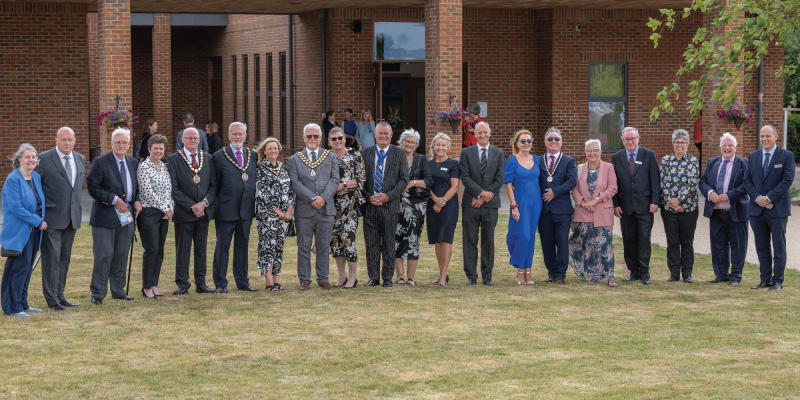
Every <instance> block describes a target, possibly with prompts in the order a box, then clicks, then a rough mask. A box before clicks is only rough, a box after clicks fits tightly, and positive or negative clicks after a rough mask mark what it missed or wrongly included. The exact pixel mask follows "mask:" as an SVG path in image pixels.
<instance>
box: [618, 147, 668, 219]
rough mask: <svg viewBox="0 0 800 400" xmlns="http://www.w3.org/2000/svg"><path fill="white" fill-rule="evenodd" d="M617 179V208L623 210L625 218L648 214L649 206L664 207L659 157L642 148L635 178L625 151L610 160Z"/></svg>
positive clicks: (634, 169) (635, 168)
mask: <svg viewBox="0 0 800 400" xmlns="http://www.w3.org/2000/svg"><path fill="white" fill-rule="evenodd" d="M611 164H613V165H614V173H616V175H617V194H616V196H614V207H621V208H622V214H624V215H630V214H648V213H650V204H655V205H659V204H661V180H660V173H659V170H658V160H656V153H655V152H653V151H652V150H648V149H645V148H644V147H641V146H639V153H638V154H637V158H636V163H635V164H634V167H633V174H631V171H630V169H629V168H628V153H627V151H626V150H625V149H622V150H620V151H618V152H616V153H615V154H614V155H613V156H612V157H611Z"/></svg>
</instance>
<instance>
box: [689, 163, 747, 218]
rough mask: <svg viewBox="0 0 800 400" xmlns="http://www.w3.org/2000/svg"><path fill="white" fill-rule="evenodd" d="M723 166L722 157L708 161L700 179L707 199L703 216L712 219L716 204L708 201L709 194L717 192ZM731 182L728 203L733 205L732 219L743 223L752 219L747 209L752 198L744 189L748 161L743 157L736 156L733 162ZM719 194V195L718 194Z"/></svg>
mask: <svg viewBox="0 0 800 400" xmlns="http://www.w3.org/2000/svg"><path fill="white" fill-rule="evenodd" d="M721 165H722V156H717V157H714V158H712V159H710V160H708V164H706V170H705V172H703V176H702V177H701V178H700V191H701V192H703V196H705V197H706V207H705V209H704V210H703V216H704V217H706V218H711V214H712V213H713V212H714V203H712V202H711V200H709V199H708V192H709V191H711V190H714V191H716V187H717V175H718V174H719V168H720V166H721ZM731 168H732V169H731V178H730V179H731V180H730V182H728V193H727V195H728V201H729V202H730V203H731V211H730V212H731V219H732V220H733V221H735V222H743V221H747V220H748V219H750V215H749V214H748V211H747V207H748V204H749V203H750V197H749V196H748V195H747V191H746V190H745V188H744V175H745V173H746V172H747V160H745V159H744V158H742V157H739V156H736V157H735V158H734V160H733V166H732V167H731ZM718 194H719V193H718Z"/></svg>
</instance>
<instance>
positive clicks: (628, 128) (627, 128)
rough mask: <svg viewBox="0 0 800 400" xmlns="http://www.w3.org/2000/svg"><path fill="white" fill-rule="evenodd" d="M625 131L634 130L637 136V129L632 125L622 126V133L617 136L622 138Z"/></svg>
mask: <svg viewBox="0 0 800 400" xmlns="http://www.w3.org/2000/svg"><path fill="white" fill-rule="evenodd" d="M627 131H632V132H635V133H636V137H639V130H638V129H636V128H634V127H632V126H626V127H624V128H622V134H620V135H619V137H620V138H622V137H623V136H625V132H627Z"/></svg>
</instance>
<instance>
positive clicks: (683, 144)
mask: <svg viewBox="0 0 800 400" xmlns="http://www.w3.org/2000/svg"><path fill="white" fill-rule="evenodd" d="M673 144H674V145H676V146H686V142H684V141H680V142H675V143H673Z"/></svg>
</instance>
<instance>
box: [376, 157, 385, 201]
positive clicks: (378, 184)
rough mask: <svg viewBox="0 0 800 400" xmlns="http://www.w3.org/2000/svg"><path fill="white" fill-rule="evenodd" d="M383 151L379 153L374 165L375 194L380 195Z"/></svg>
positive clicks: (381, 189)
mask: <svg viewBox="0 0 800 400" xmlns="http://www.w3.org/2000/svg"><path fill="white" fill-rule="evenodd" d="M384 154H385V153H384V151H383V150H381V151H380V156H379V157H378V163H377V164H376V165H375V193H381V191H383V160H384Z"/></svg>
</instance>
